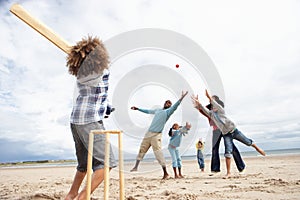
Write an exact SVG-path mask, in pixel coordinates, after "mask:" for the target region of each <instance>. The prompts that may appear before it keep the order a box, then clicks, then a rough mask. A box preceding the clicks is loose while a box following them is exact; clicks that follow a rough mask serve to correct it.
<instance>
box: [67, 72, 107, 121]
mask: <svg viewBox="0 0 300 200" xmlns="http://www.w3.org/2000/svg"><path fill="white" fill-rule="evenodd" d="M108 78H109V71H108V70H105V71H104V72H103V75H102V77H101V80H100V82H99V83H98V85H97V86H89V85H87V84H81V83H79V82H78V81H77V88H78V90H79V95H78V97H77V99H76V103H75V104H74V106H73V110H72V114H71V120H70V121H71V123H72V124H79V125H83V124H88V123H92V122H97V121H100V120H102V119H103V116H104V115H105V110H106V108H107V106H108V100H107V90H108Z"/></svg>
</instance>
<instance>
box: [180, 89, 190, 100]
mask: <svg viewBox="0 0 300 200" xmlns="http://www.w3.org/2000/svg"><path fill="white" fill-rule="evenodd" d="M187 94H188V91H185V92H184V91H182V93H181V97H180V99H179V101H182V99H183V98H184V97H185V96H186V95H187Z"/></svg>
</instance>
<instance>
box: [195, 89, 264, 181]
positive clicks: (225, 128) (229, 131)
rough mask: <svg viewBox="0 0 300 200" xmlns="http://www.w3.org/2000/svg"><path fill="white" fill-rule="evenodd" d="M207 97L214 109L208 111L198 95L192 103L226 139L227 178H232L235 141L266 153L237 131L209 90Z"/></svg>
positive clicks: (206, 93)
mask: <svg viewBox="0 0 300 200" xmlns="http://www.w3.org/2000/svg"><path fill="white" fill-rule="evenodd" d="M205 95H206V97H207V98H208V99H209V101H210V103H211V104H212V109H211V110H208V109H207V108H206V107H204V106H203V105H202V104H201V103H200V101H199V99H198V95H197V96H195V95H193V96H192V102H193V105H194V107H195V108H196V109H197V110H202V111H203V112H204V113H205V114H206V115H207V116H209V118H210V119H212V120H213V122H214V123H215V124H216V126H217V127H218V128H219V129H220V130H221V131H222V134H223V138H224V144H225V161H226V169H227V173H226V176H225V177H224V178H225V179H226V178H230V175H231V171H230V165H231V157H232V150H233V139H236V140H238V141H239V142H241V143H243V144H245V145H247V146H251V147H253V148H254V149H255V150H256V151H257V152H258V153H260V154H261V155H263V156H265V155H266V154H265V152H264V151H263V150H262V149H261V148H259V147H258V146H257V145H256V144H255V143H254V142H253V140H252V139H249V138H248V137H246V136H245V135H244V134H243V133H242V132H241V131H240V130H238V129H237V127H236V125H235V123H234V122H233V121H232V120H230V119H229V118H228V116H227V115H226V114H225V110H224V108H223V107H222V106H221V105H220V104H218V103H217V101H216V99H215V97H214V96H213V97H211V96H210V95H209V93H208V91H207V90H205Z"/></svg>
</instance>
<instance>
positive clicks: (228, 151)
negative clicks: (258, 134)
mask: <svg viewBox="0 0 300 200" xmlns="http://www.w3.org/2000/svg"><path fill="white" fill-rule="evenodd" d="M223 138H224V145H225V157H228V158H231V155H232V154H233V145H234V144H233V139H235V140H238V141H239V142H241V143H243V144H245V145H247V146H251V144H252V142H253V141H252V140H251V139H249V138H247V137H246V136H245V135H244V134H243V133H242V132H241V131H239V130H238V129H237V128H236V129H235V130H234V131H233V132H232V133H230V132H229V133H227V134H225V135H223Z"/></svg>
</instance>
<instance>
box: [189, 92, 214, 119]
mask: <svg viewBox="0 0 300 200" xmlns="http://www.w3.org/2000/svg"><path fill="white" fill-rule="evenodd" d="M191 98H192V103H193V105H194V107H195V108H196V109H197V110H198V111H199V112H201V111H202V112H203V113H202V112H201V113H202V114H203V115H205V116H207V117H208V118H209V116H210V112H209V110H208V109H207V108H205V107H204V106H203V105H202V104H201V103H200V101H199V99H198V95H192V96H191Z"/></svg>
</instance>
